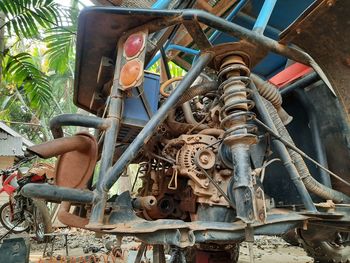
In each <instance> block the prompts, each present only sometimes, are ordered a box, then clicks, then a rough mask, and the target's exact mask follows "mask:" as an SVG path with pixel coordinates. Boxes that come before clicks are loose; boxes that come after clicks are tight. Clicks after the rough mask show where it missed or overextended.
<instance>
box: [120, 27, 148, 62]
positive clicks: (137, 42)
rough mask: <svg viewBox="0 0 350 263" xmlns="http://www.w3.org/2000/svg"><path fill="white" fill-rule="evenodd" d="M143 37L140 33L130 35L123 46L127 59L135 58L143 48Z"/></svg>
mask: <svg viewBox="0 0 350 263" xmlns="http://www.w3.org/2000/svg"><path fill="white" fill-rule="evenodd" d="M143 44H144V36H143V34H142V33H136V34H132V35H131V36H129V37H128V39H127V40H126V41H125V44H124V50H125V55H126V56H127V57H129V58H131V57H134V56H136V55H137V54H138V53H139V52H140V50H141V49H142V48H143Z"/></svg>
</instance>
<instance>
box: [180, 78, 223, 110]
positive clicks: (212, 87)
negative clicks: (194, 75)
mask: <svg viewBox="0 0 350 263" xmlns="http://www.w3.org/2000/svg"><path fill="white" fill-rule="evenodd" d="M218 87H219V86H218V83H217V82H216V81H210V82H204V83H201V84H198V85H195V86H192V87H190V88H189V89H188V90H187V91H185V92H184V94H183V95H182V97H181V98H180V100H179V101H178V103H177V104H176V106H179V105H182V104H184V103H185V102H186V101H189V100H191V99H192V98H194V97H196V96H200V95H204V94H206V93H208V92H210V91H217V89H218Z"/></svg>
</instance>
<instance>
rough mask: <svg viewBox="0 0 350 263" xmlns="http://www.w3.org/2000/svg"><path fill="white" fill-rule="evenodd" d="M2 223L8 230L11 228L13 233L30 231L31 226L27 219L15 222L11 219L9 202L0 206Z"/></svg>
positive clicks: (0, 220) (0, 221)
mask: <svg viewBox="0 0 350 263" xmlns="http://www.w3.org/2000/svg"><path fill="white" fill-rule="evenodd" d="M0 223H1V225H3V226H4V227H5V228H6V229H7V230H10V231H11V233H15V234H18V233H22V232H28V231H29V228H30V224H29V222H28V221H27V220H23V221H22V222H17V221H16V222H13V221H12V220H11V207H10V203H9V202H7V203H5V204H3V205H2V206H1V207H0Z"/></svg>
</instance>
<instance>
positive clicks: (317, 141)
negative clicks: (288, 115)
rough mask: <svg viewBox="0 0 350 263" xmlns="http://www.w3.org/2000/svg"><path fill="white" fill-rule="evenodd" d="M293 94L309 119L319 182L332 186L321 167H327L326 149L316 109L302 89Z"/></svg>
mask: <svg viewBox="0 0 350 263" xmlns="http://www.w3.org/2000/svg"><path fill="white" fill-rule="evenodd" d="M295 94H296V95H297V97H298V99H299V101H300V102H301V104H302V106H303V107H304V108H305V110H306V114H307V116H308V119H309V126H310V132H311V139H312V142H313V146H314V147H313V149H314V150H315V153H316V159H317V162H318V163H319V165H317V164H316V165H317V166H318V168H319V172H320V179H321V183H322V184H324V185H326V186H328V187H332V183H331V178H330V177H329V174H328V172H326V171H325V170H324V169H323V167H325V168H328V162H327V155H326V149H325V147H324V144H323V142H322V138H321V135H320V127H319V125H318V120H317V116H316V110H315V108H314V106H313V105H312V104H311V101H310V99H309V98H308V95H307V94H306V92H305V90H304V89H298V90H296V91H295ZM321 166H322V168H321Z"/></svg>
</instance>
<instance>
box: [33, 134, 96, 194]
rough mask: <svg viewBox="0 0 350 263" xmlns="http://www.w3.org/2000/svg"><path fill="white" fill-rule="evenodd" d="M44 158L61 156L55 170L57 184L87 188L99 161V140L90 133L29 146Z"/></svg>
mask: <svg viewBox="0 0 350 263" xmlns="http://www.w3.org/2000/svg"><path fill="white" fill-rule="evenodd" d="M28 150H29V151H30V152H33V153H35V154H37V155H38V156H40V157H42V158H50V157H57V156H60V157H59V159H58V161H57V164H56V171H55V184H56V185H59V186H64V187H72V188H85V185H86V183H87V181H88V180H89V179H90V177H91V176H92V173H93V170H94V168H95V165H96V161H97V141H96V139H95V138H94V137H93V136H92V135H90V134H88V133H79V134H77V135H74V136H72V137H64V138H59V139H55V140H52V141H49V142H46V143H43V144H39V145H35V146H32V147H30V148H28Z"/></svg>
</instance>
